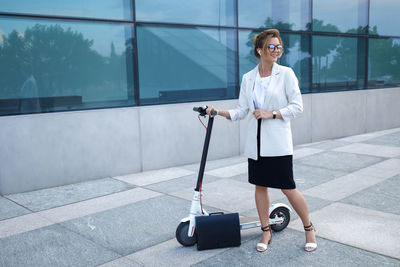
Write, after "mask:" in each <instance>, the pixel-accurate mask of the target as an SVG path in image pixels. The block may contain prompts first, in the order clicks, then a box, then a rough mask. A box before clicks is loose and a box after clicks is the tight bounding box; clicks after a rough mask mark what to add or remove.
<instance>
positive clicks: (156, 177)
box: [113, 167, 194, 186]
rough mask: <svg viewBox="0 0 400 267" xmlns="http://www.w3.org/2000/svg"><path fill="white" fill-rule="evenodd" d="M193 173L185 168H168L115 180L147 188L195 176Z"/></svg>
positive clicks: (120, 177)
mask: <svg viewBox="0 0 400 267" xmlns="http://www.w3.org/2000/svg"><path fill="white" fill-rule="evenodd" d="M193 173H194V172H193V171H189V170H185V169H183V168H177V167H173V168H168V169H161V170H154V171H147V172H141V173H134V174H129V175H123V176H116V177H113V178H114V179H117V180H120V181H123V182H126V183H129V184H133V185H138V186H145V185H149V184H155V183H159V182H163V181H168V180H171V179H175V178H179V177H183V176H187V175H191V174H193Z"/></svg>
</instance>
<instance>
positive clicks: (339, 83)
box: [312, 36, 366, 92]
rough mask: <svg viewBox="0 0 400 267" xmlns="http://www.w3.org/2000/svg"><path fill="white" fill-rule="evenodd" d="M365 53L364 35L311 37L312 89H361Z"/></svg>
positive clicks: (319, 90)
mask: <svg viewBox="0 0 400 267" xmlns="http://www.w3.org/2000/svg"><path fill="white" fill-rule="evenodd" d="M365 53H366V52H365V39H364V38H355V37H331V36H313V57H312V66H313V67H312V72H313V89H312V90H313V92H322V91H341V90H349V89H361V88H363V87H364V82H363V81H364V77H365Z"/></svg>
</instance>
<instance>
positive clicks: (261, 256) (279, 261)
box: [193, 229, 400, 267]
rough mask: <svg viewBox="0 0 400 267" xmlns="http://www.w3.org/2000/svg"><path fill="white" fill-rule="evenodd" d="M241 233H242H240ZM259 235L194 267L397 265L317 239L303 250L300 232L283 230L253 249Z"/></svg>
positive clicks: (363, 252)
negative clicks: (261, 248) (259, 248)
mask: <svg viewBox="0 0 400 267" xmlns="http://www.w3.org/2000/svg"><path fill="white" fill-rule="evenodd" d="M242 232H243V231H242ZM258 241H259V235H258V236H257V237H255V238H253V239H251V240H249V241H246V242H243V243H242V245H241V246H240V247H237V248H230V249H228V250H226V251H224V252H222V253H220V254H218V255H216V256H213V257H211V258H209V259H207V260H204V261H202V262H199V263H198V264H195V265H193V266H197V267H201V266H204V267H206V266H207V267H209V266H211V267H213V266H215V267H219V266H232V267H236V266H243V267H247V266H282V267H286V266H288V267H289V266H290V267H294V266H327V267H330V266H335V267H337V266H360V263H361V265H362V266H393V267H394V266H398V265H399V263H400V261H398V260H396V259H393V258H389V257H385V256H381V255H377V254H374V253H371V252H368V251H365V250H362V249H358V248H354V247H350V246H346V245H343V244H340V243H337V242H333V241H330V240H326V239H322V238H318V237H317V241H318V249H317V250H316V251H314V252H312V253H308V252H305V251H304V250H303V245H304V233H302V232H297V231H294V230H291V229H285V230H283V231H282V232H279V233H275V232H273V233H272V241H273V242H272V244H271V245H269V246H268V250H267V251H266V252H263V253H260V252H257V251H256V249H255V245H256V243H257V242H258Z"/></svg>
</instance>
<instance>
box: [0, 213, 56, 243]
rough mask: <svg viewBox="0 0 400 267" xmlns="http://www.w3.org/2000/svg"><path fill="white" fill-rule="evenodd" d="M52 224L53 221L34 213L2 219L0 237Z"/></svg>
mask: <svg viewBox="0 0 400 267" xmlns="http://www.w3.org/2000/svg"><path fill="white" fill-rule="evenodd" d="M52 224H53V222H51V221H50V220H47V219H45V218H43V217H41V216H39V215H37V214H36V213H30V214H27V215H22V216H19V217H15V218H11V219H7V220H3V221H0V238H5V237H8V236H12V235H17V234H21V233H24V232H28V231H32V230H35V229H38V228H42V227H45V226H49V225H52Z"/></svg>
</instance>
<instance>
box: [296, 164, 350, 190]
mask: <svg viewBox="0 0 400 267" xmlns="http://www.w3.org/2000/svg"><path fill="white" fill-rule="evenodd" d="M345 174H346V172H344V171H340V170H331V169H325V168H320V167H315V166H307V165H301V164H297V163H296V162H295V163H294V164H293V176H294V181H295V183H296V187H297V189H299V190H300V191H303V190H306V189H308V188H310V187H313V186H316V185H319V184H322V183H325V182H327V181H329V180H332V179H335V178H337V177H340V176H343V175H345Z"/></svg>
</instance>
